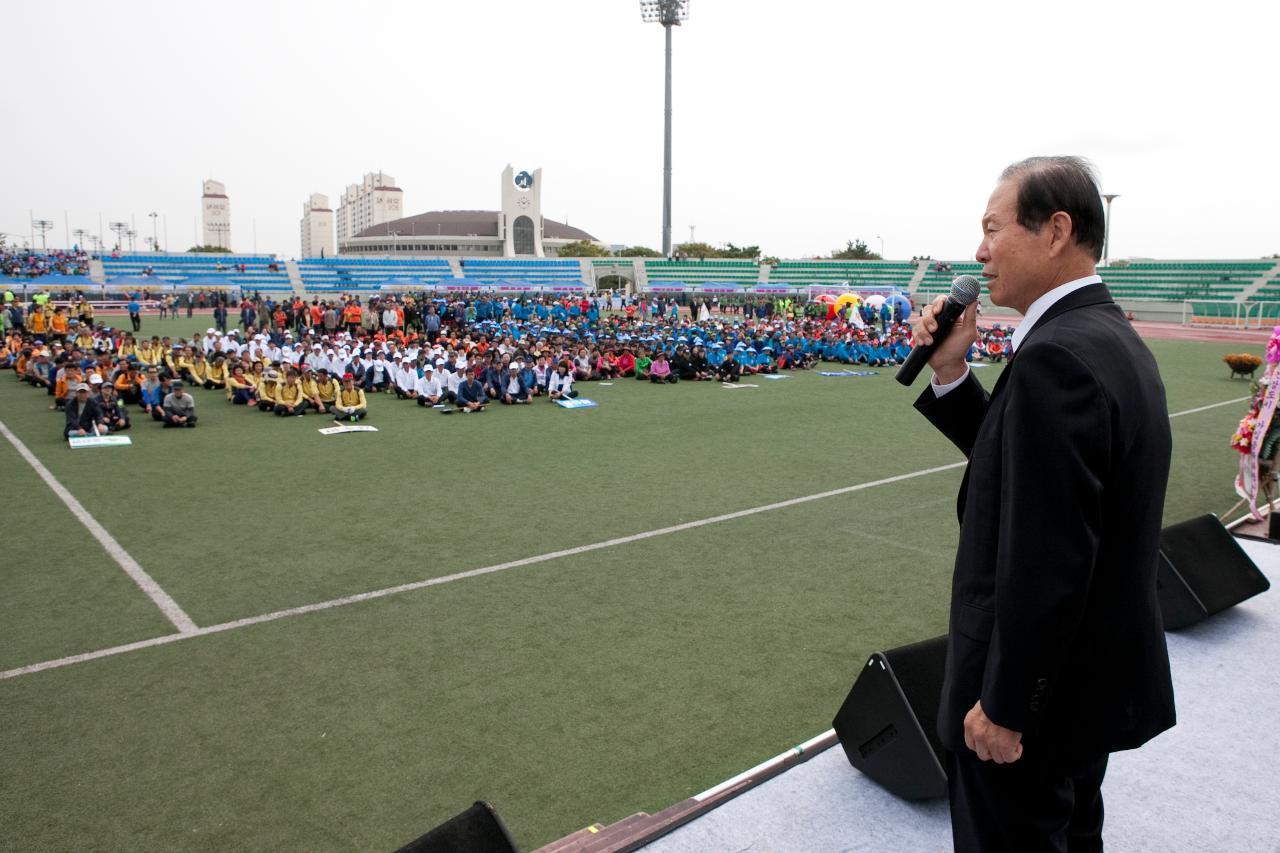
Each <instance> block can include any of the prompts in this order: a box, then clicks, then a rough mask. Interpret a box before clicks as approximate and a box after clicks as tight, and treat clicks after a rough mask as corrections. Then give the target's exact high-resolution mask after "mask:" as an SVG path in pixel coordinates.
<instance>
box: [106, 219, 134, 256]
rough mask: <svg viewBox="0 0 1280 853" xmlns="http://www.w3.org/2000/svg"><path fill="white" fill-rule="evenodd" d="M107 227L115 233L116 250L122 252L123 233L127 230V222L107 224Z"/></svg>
mask: <svg viewBox="0 0 1280 853" xmlns="http://www.w3.org/2000/svg"><path fill="white" fill-rule="evenodd" d="M107 227H108V228H110V229H111V230H112V231H114V232H116V248H117V249H120V250H121V251H123V250H124V232H126V231H128V230H129V223H128V222H108V223H107Z"/></svg>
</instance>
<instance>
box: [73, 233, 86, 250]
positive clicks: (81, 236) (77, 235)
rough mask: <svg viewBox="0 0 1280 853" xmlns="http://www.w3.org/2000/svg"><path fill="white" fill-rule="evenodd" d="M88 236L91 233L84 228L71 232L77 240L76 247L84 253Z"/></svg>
mask: <svg viewBox="0 0 1280 853" xmlns="http://www.w3.org/2000/svg"><path fill="white" fill-rule="evenodd" d="M88 235H89V232H88V231H86V230H84V229H83V228H77V229H76V230H74V231H72V232H71V236H73V237H75V238H76V247H77V248H78V249H80V251H82V252H83V251H84V246H85V243H84V238H85V237H87V236H88Z"/></svg>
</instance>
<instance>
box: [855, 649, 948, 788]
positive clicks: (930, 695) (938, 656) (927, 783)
mask: <svg viewBox="0 0 1280 853" xmlns="http://www.w3.org/2000/svg"><path fill="white" fill-rule="evenodd" d="M946 659H947V638H946V637H945V636H942V637H934V638H933V639H932V640H925V641H923V642H920V643H912V644H911V645H909V646H900V647H898V648H896V649H892V650H890V651H887V652H876V653H875V654H873V655H871V657H870V658H869V659H868V660H867V665H866V666H864V667H863V668H862V672H861V673H859V675H858V678H857V680H856V681H854V682H853V689H851V690H850V691H849V695H848V697H847V698H846V699H845V700H844V704H843V705H841V706H840V711H839V712H838V713H837V714H836V719H835V722H834V723H833V726H834V728H835V730H836V734H837V735H838V736H839V737H840V745H841V746H843V747H844V754H845V755H846V756H848V758H849V763H850V764H852V765H853V766H854V767H856V768H857V769H858V770H860V771H861V772H862V773H864V774H866V775H867V776H870V777H871V779H872V780H874V781H875V782H877V783H879V784H880V785H882V786H883V787H884V788H886V789H887V790H888V791H889V792H890V793H893V794H897V795H898V796H899V797H903V798H905V799H908V800H927V799H932V798H934V797H945V796H946V795H947V774H946V771H944V770H943V769H942V743H941V742H940V741H939V740H938V699H939V696H940V695H941V693H942V674H943V668H944V667H945V665H946Z"/></svg>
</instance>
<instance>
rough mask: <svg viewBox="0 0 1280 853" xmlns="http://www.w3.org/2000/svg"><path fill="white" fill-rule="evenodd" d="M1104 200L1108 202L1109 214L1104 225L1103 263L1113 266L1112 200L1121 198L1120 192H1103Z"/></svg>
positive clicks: (1105, 265) (1106, 265)
mask: <svg viewBox="0 0 1280 853" xmlns="http://www.w3.org/2000/svg"><path fill="white" fill-rule="evenodd" d="M1102 198H1103V200H1104V201H1105V202H1106V203H1107V216H1106V221H1105V223H1104V225H1103V226H1102V227H1103V229H1104V230H1103V232H1102V233H1103V235H1104V236H1103V238H1102V265H1103V266H1104V267H1109V266H1111V200H1112V199H1116V198H1120V194H1119V193H1103V194H1102Z"/></svg>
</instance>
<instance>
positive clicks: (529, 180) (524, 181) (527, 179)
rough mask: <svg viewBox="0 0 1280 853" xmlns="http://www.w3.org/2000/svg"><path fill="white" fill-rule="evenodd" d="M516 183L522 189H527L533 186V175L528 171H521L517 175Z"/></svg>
mask: <svg viewBox="0 0 1280 853" xmlns="http://www.w3.org/2000/svg"><path fill="white" fill-rule="evenodd" d="M515 184H516V186H517V187H519V188H520V189H522V190H527V189H529V188H530V187H532V186H533V175H530V174H529V173H528V172H521V173H520V174H518V175H516V177H515Z"/></svg>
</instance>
